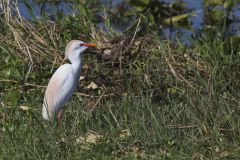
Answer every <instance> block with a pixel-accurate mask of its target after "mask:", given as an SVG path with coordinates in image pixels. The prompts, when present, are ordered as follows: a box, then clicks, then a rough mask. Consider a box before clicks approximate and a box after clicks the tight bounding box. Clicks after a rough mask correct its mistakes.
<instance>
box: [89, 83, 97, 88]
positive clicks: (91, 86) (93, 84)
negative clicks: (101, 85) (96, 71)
mask: <svg viewBox="0 0 240 160" xmlns="http://www.w3.org/2000/svg"><path fill="white" fill-rule="evenodd" d="M96 88H98V86H97V85H96V83H94V82H91V83H90V84H89V85H88V86H87V89H96Z"/></svg>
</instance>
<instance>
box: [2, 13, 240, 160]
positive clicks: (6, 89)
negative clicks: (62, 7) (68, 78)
mask: <svg viewBox="0 0 240 160" xmlns="http://www.w3.org/2000/svg"><path fill="white" fill-rule="evenodd" d="M70 19H71V21H70ZM81 19H82V17H75V18H74V17H68V18H67V19H65V20H62V21H60V22H56V23H55V24H52V23H48V22H47V21H45V20H39V22H32V24H34V25H33V28H34V29H29V24H28V23H29V22H20V21H17V19H16V18H14V17H11V19H10V20H11V21H10V22H8V23H7V21H6V17H1V20H2V21H1V23H2V22H4V24H5V25H4V27H3V30H4V32H3V31H2V32H1V35H0V37H1V40H0V42H1V43H0V53H1V58H0V62H1V64H2V65H1V67H2V68H1V70H0V75H1V77H0V91H1V93H0V98H1V99H0V101H1V104H0V106H1V107H0V139H1V141H0V159H26V158H27V159H239V157H240V155H239V153H240V152H239V151H240V147H239V142H240V136H239V133H240V120H239V115H240V108H239V105H240V101H239V98H240V81H239V78H240V72H239V70H240V63H239V62H240V54H239V52H238V51H237V50H235V49H233V48H234V47H235V46H231V45H229V46H227V47H225V42H224V41H222V40H219V39H215V38H214V37H213V38H212V39H211V37H208V38H205V39H201V43H200V39H199V40H193V41H192V46H191V47H189V48H185V47H184V45H183V44H182V43H181V42H179V43H178V44H173V43H171V42H164V41H162V40H160V39H159V38H158V36H156V35H155V34H154V33H152V32H150V33H149V34H148V35H145V36H143V35H141V34H137V35H136V37H135V38H134V39H133V43H129V42H131V40H132V37H133V33H134V32H130V31H129V33H128V36H127V35H125V34H117V33H104V32H102V31H100V30H97V29H96V28H95V27H94V25H93V24H92V23H91V22H89V21H87V23H89V24H91V25H92V29H95V31H96V33H95V36H92V37H91V41H95V42H101V43H103V46H104V45H106V44H108V45H109V46H110V47H109V48H108V49H110V50H111V51H112V52H111V54H112V57H110V58H109V59H105V60H103V59H104V58H103V56H102V55H103V52H104V51H105V48H98V49H96V50H95V51H96V52H98V54H86V55H85V56H84V59H85V64H87V65H88V66H87V67H85V69H84V70H83V73H82V75H83V76H84V77H85V78H84V79H83V80H81V81H80V83H79V87H78V89H77V92H76V93H75V94H74V96H73V97H72V99H71V101H70V102H69V103H68V104H67V105H66V109H65V113H64V116H63V121H62V126H61V128H59V127H57V123H56V120H55V121H54V123H50V122H46V121H44V120H43V119H42V117H41V109H42V99H43V94H44V91H45V87H44V86H46V84H47V83H48V79H49V78H50V77H51V74H52V73H51V70H53V71H54V70H55V69H56V68H57V67H58V66H59V65H60V63H61V57H63V50H64V46H65V44H66V43H67V41H68V40H70V39H73V38H79V37H80V38H82V39H84V40H87V41H90V39H89V38H88V37H86V35H85V33H87V35H90V34H89V33H90V32H91V31H90V28H89V25H86V26H84V25H81V24H78V23H77V22H80V20H81ZM70 22H71V24H73V25H75V26H74V27H72V28H75V30H72V31H71V28H70V30H69V28H65V27H66V26H69V25H68V24H69V23H70ZM72 22H73V23H72ZM46 25H48V27H47V28H46ZM11 27H13V28H14V30H13V29H12V28H11ZM55 28H58V29H59V30H57V29H55ZM78 30H79V31H80V30H81V32H78ZM29 31H32V32H29ZM47 31H49V32H47ZM59 33H60V34H59ZM76 33H79V35H76ZM46 34H47V36H46ZM16 35H18V36H16ZM36 35H38V36H36ZM26 37H27V38H26ZM29 37H30V38H29ZM101 40H102V41H101ZM103 40H104V41H103ZM17 41H18V42H21V43H17ZM121 41H122V43H120V42H121ZM22 42H24V43H22ZM26 44H27V45H26ZM47 44H49V45H47ZM129 44H130V45H129ZM26 46H28V47H29V48H28V49H29V51H30V54H31V57H32V60H33V61H32V62H31V61H30V60H29V59H30V57H29V54H28V51H27V49H26ZM122 47H126V48H127V49H126V50H122ZM120 56H122V57H121V60H119V57H120ZM116 57H117V58H116ZM30 67H32V69H31V68H30ZM29 68H30V69H31V71H30V72H29V73H28V71H29ZM90 82H95V83H96V84H97V85H98V88H97V89H95V90H91V89H87V88H86V86H87V85H88V84H89V83H90ZM22 106H26V107H27V109H25V108H23V107H22ZM21 107H22V108H21Z"/></svg>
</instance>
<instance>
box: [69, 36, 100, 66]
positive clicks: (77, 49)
mask: <svg viewBox="0 0 240 160" xmlns="http://www.w3.org/2000/svg"><path fill="white" fill-rule="evenodd" d="M95 46H96V44H93V43H85V42H83V41H80V40H72V41H70V42H69V43H68V44H67V46H66V50H65V58H68V59H69V60H70V61H71V62H72V63H73V62H75V61H79V60H80V56H81V54H82V53H83V52H84V51H85V50H86V49H88V48H89V47H95Z"/></svg>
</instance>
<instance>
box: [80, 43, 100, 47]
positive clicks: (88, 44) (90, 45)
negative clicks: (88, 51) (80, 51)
mask: <svg viewBox="0 0 240 160" xmlns="http://www.w3.org/2000/svg"><path fill="white" fill-rule="evenodd" d="M80 46H85V47H96V46H97V44H95V43H81V44H80Z"/></svg>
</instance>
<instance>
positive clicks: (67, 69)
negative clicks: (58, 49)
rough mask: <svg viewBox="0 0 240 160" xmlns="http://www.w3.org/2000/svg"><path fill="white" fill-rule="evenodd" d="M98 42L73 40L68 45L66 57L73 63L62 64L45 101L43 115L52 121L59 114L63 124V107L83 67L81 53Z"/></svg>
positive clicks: (52, 79)
mask: <svg viewBox="0 0 240 160" xmlns="http://www.w3.org/2000/svg"><path fill="white" fill-rule="evenodd" d="M94 46H96V44H92V43H84V42H82V41H79V40H72V41H71V42H69V43H68V44H67V46H66V50H65V58H68V59H69V61H70V62H71V64H64V65H62V66H60V67H59V68H58V69H57V70H56V72H55V73H54V74H53V76H52V78H51V79H50V81H49V83H48V86H47V89H46V92H45V96H44V101H43V108H42V116H43V118H44V119H46V120H48V121H51V120H52V119H53V116H54V114H58V124H59V125H61V119H62V113H63V107H64V105H65V103H66V102H67V101H68V100H69V99H70V97H71V96H72V94H73V92H74V90H75V89H76V87H77V84H78V80H79V78H80V74H81V69H82V60H81V54H82V53H83V52H84V51H85V50H86V49H87V48H88V47H94Z"/></svg>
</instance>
